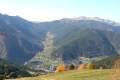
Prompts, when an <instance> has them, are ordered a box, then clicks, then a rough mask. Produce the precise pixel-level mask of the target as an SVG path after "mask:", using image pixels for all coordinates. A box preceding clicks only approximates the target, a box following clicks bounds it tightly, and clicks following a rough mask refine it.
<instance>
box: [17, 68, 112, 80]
mask: <svg viewBox="0 0 120 80" xmlns="http://www.w3.org/2000/svg"><path fill="white" fill-rule="evenodd" d="M111 76H112V70H110V69H99V70H80V71H77V70H73V71H65V72H59V73H51V74H48V75H44V76H38V77H29V78H19V79H15V80H110V77H111Z"/></svg>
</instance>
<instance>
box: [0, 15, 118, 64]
mask: <svg viewBox="0 0 120 80" xmlns="http://www.w3.org/2000/svg"><path fill="white" fill-rule="evenodd" d="M49 34H50V35H49ZM51 35H52V37H50V36H51ZM119 36H120V24H119V23H116V22H114V21H110V20H104V19H100V18H97V17H96V18H89V17H80V18H71V19H70V18H65V19H61V20H55V21H51V22H39V23H34V22H30V21H27V20H25V19H22V18H21V17H18V16H8V15H2V14H0V58H2V59H7V60H8V61H10V62H14V63H18V64H24V63H25V62H30V63H31V62H35V61H38V62H40V63H42V62H44V61H47V59H49V61H50V60H52V61H50V62H54V61H58V63H59V62H64V63H80V61H81V59H82V58H83V57H84V58H96V57H104V56H108V57H109V56H114V55H119V54H120V37H119ZM41 59H42V60H41Z"/></svg>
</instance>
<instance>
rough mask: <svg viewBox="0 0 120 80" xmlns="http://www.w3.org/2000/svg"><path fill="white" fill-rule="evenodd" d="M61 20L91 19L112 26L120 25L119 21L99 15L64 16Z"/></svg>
mask: <svg viewBox="0 0 120 80" xmlns="http://www.w3.org/2000/svg"><path fill="white" fill-rule="evenodd" d="M61 20H62V21H72V22H73V21H81V20H82V21H83V20H84V21H88V20H92V21H99V22H104V23H108V24H110V25H114V26H120V23H118V22H115V21H112V20H109V19H102V18H99V17H86V16H80V17H74V18H64V19H61Z"/></svg>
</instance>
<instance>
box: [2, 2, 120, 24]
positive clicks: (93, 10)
mask: <svg viewBox="0 0 120 80" xmlns="http://www.w3.org/2000/svg"><path fill="white" fill-rule="evenodd" d="M119 3H120V1H118V0H91V2H90V0H44V1H43V0H12V1H10V0H3V1H0V13H2V14H7V15H11V16H16V15H17V16H20V17H22V18H24V19H27V20H29V21H40V22H43V21H52V20H58V19H63V18H74V17H80V16H86V17H99V18H102V19H109V20H113V21H116V22H120V17H119V14H120V11H119Z"/></svg>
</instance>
